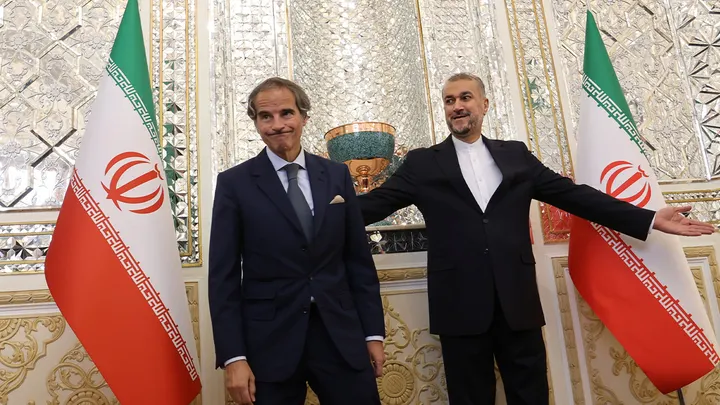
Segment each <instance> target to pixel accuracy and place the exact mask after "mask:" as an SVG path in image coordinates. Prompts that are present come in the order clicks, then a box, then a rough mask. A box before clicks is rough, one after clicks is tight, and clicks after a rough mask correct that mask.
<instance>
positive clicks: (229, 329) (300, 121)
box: [209, 78, 385, 405]
mask: <svg viewBox="0 0 720 405" xmlns="http://www.w3.org/2000/svg"><path fill="white" fill-rule="evenodd" d="M309 110H310V101H309V99H308V97H307V95H306V94H305V92H304V91H303V89H302V88H301V87H300V86H298V85H297V84H295V83H293V82H291V81H288V80H284V79H280V78H271V79H268V80H266V81H265V82H263V83H261V84H260V85H258V87H256V88H255V89H254V90H253V91H252V93H251V94H250V96H249V99H248V115H249V116H250V118H251V119H253V121H254V122H255V127H256V128H257V131H258V133H259V134H260V136H261V137H262V139H263V141H264V142H265V144H266V145H267V148H265V149H264V150H263V151H262V152H260V154H258V155H257V156H256V157H254V158H252V159H250V160H248V161H246V162H244V163H242V164H240V165H237V166H235V167H233V168H231V169H229V170H227V171H224V172H222V173H220V174H219V175H218V178H217V188H216V191H215V202H214V205H213V217H212V229H211V235H210V270H209V301H210V315H211V318H212V326H213V334H214V339H215V352H216V361H217V364H216V366H217V367H219V368H223V367H224V368H225V380H226V387H227V389H228V391H229V392H230V395H231V396H232V398H233V400H235V402H237V403H238V404H250V403H255V404H256V405H276V404H277V405H294V404H297V405H302V404H303V403H304V401H305V394H306V390H307V388H306V383H309V385H310V387H311V388H312V389H313V391H314V392H315V393H316V394H317V395H318V398H319V399H320V402H321V403H322V404H323V405H334V404H335V405H354V404H357V405H373V404H377V405H379V404H380V399H379V395H378V390H377V385H376V382H375V377H376V376H380V373H381V372H382V364H383V362H384V360H385V353H384V351H383V343H382V341H383V339H384V335H385V323H384V318H383V309H382V303H381V299H380V284H379V281H378V277H377V272H376V270H375V266H374V263H373V260H372V256H371V254H370V250H369V248H368V245H367V239H366V234H365V227H364V225H363V219H362V214H361V212H360V207H359V204H358V200H357V197H356V195H355V190H354V188H353V184H352V180H351V178H350V173H349V172H348V170H347V167H346V166H345V165H343V164H339V163H335V162H331V161H329V160H327V159H324V158H321V157H318V156H315V155H312V154H309V153H306V152H304V151H303V150H302V147H301V144H300V137H301V135H302V129H303V127H304V126H305V123H306V122H307V119H308V115H307V114H308V111H309ZM368 353H369V355H368ZM373 371H374V372H373Z"/></svg>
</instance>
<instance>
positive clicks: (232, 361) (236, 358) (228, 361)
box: [225, 356, 247, 367]
mask: <svg viewBox="0 0 720 405" xmlns="http://www.w3.org/2000/svg"><path fill="white" fill-rule="evenodd" d="M241 360H245V361H247V358H246V357H245V356H237V357H232V358H230V359H228V360H227V361H226V362H225V367H227V366H228V364H230V363H235V362H236V361H241Z"/></svg>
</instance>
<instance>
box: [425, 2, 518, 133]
mask: <svg viewBox="0 0 720 405" xmlns="http://www.w3.org/2000/svg"><path fill="white" fill-rule="evenodd" d="M419 5H420V15H421V17H422V34H423V36H422V39H423V42H424V44H425V54H426V55H427V70H428V71H427V75H428V82H429V87H430V105H431V107H432V113H433V114H432V119H433V121H434V128H435V141H436V143H437V142H440V141H442V140H443V139H444V138H445V137H447V136H448V134H449V132H448V129H447V124H446V123H445V112H444V108H443V102H442V87H443V84H444V82H445V80H446V79H447V78H448V77H449V76H450V75H452V74H454V73H459V72H471V73H474V74H476V75H478V76H480V77H481V78H482V79H483V81H484V82H485V89H486V92H487V97H488V99H489V101H490V110H489V111H488V114H487V116H486V118H485V122H484V123H483V126H484V129H485V131H484V132H485V134H486V135H487V136H488V137H490V138H495V139H517V135H516V134H515V125H514V120H515V117H514V114H513V109H512V105H511V103H510V89H509V86H508V78H507V67H506V65H505V61H504V60H503V57H502V46H503V44H502V42H501V41H500V40H499V39H498V35H497V21H496V17H495V4H494V2H487V1H465V0H419Z"/></svg>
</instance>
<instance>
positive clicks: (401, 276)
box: [378, 267, 427, 283]
mask: <svg viewBox="0 0 720 405" xmlns="http://www.w3.org/2000/svg"><path fill="white" fill-rule="evenodd" d="M425 278H427V268H425V267H412V268H405V269H385V270H378V279H380V282H381V283H383V282H386V281H408V280H423V279H425Z"/></svg>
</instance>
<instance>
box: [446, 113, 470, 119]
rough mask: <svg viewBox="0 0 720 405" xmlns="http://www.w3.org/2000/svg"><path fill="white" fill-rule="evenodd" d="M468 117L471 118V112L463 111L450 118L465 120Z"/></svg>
mask: <svg viewBox="0 0 720 405" xmlns="http://www.w3.org/2000/svg"><path fill="white" fill-rule="evenodd" d="M468 116H470V113H469V112H467V111H461V112H458V113H455V114H453V115H451V116H450V118H452V119H455V118H463V117H468Z"/></svg>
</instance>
